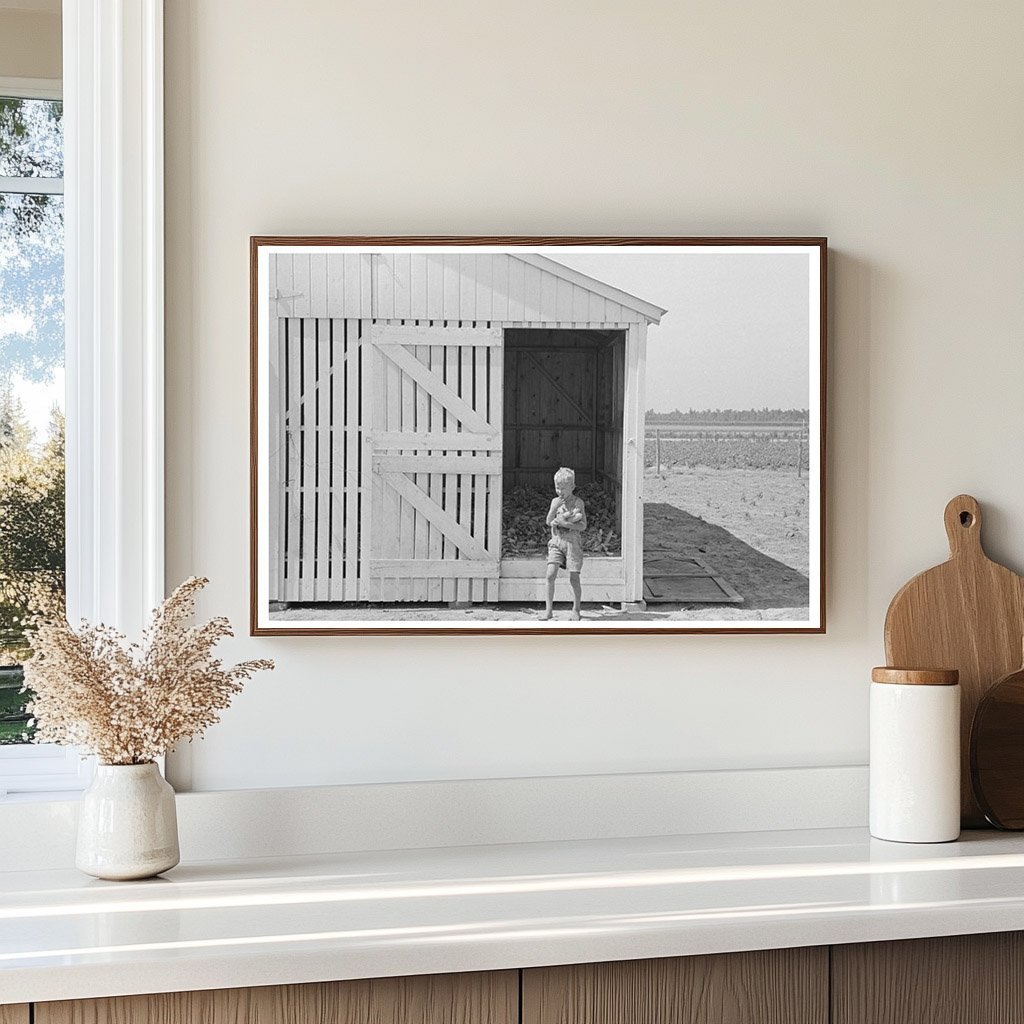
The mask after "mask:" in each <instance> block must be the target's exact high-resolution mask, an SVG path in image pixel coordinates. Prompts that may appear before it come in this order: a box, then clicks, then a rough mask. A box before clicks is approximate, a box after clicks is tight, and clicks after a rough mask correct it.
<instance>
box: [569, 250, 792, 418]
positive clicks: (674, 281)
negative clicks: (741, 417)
mask: <svg viewBox="0 0 1024 1024" xmlns="http://www.w3.org/2000/svg"><path fill="white" fill-rule="evenodd" d="M553 258H554V259H555V260H556V261H557V262H559V263H562V264H564V265H565V266H568V267H572V268H574V269H576V270H579V271H581V272H582V273H584V274H587V275H589V276H590V277H595V278H597V279H598V280H599V281H603V282H605V283H606V284H610V285H614V286H615V287H616V288H621V289H622V290H623V291H627V292H629V293H630V294H632V295H635V296H637V297H638V298H641V299H646V300H647V301H648V302H653V303H654V304H655V305H657V306H661V307H662V308H663V309H667V310H668V312H667V313H666V314H665V316H664V317H662V320H661V324H660V325H658V326H654V325H652V326H651V327H650V328H649V329H648V333H647V395H646V399H645V406H646V408H648V409H654V410H655V411H656V412H671V411H672V410H673V409H680V410H682V411H684V412H685V411H686V410H688V409H691V408H692V409H729V408H732V409H760V408H762V407H764V406H767V407H768V408H770V409H776V408H781V409H806V408H809V400H808V391H809V388H810V373H809V358H810V356H809V347H808V332H809V316H810V313H809V295H808V288H809V283H808V281H809V273H808V271H809V263H808V259H809V257H808V256H807V255H804V254H801V253H777V252H769V253H732V252H728V253H721V254H719V253H708V252H701V251H700V250H699V249H694V250H691V251H689V252H685V253H678V254H677V253H668V254H665V253H653V254H650V255H648V254H646V253H636V254H631V255H626V254H620V253H610V254H605V253H577V252H572V253H568V254H566V253H564V252H560V253H557V254H555V255H554V256H553Z"/></svg>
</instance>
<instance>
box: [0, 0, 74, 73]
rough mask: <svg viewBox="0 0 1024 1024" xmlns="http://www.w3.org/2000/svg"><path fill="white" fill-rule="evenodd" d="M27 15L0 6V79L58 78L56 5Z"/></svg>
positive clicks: (14, 6) (8, 5) (4, 4)
mask: <svg viewBox="0 0 1024 1024" xmlns="http://www.w3.org/2000/svg"><path fill="white" fill-rule="evenodd" d="M51 6H52V7H53V8H54V9H53V10H52V11H51V10H35V11H27V10H21V9H19V8H18V3H17V0H14V3H13V4H12V3H9V2H6V0H5V2H0V77H3V78H57V79H59V78H60V77H61V74H62V70H61V52H60V4H59V3H56V2H55V3H53V4H52V5H51Z"/></svg>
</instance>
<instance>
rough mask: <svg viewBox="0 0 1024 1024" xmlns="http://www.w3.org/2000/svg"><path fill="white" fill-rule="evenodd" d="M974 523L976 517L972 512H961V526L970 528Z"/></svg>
mask: <svg viewBox="0 0 1024 1024" xmlns="http://www.w3.org/2000/svg"><path fill="white" fill-rule="evenodd" d="M973 522H974V516H972V515H971V513H970V512H961V513H960V525H961V526H970V525H971V523H973Z"/></svg>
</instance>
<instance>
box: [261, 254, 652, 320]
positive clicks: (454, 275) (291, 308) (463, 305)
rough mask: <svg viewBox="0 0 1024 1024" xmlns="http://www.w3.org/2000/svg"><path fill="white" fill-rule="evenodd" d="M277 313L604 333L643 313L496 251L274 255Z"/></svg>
mask: <svg viewBox="0 0 1024 1024" xmlns="http://www.w3.org/2000/svg"><path fill="white" fill-rule="evenodd" d="M270 262H271V263H272V264H276V267H275V273H276V290H275V289H274V288H273V287H272V288H271V293H270V294H271V295H272V296H276V298H277V302H278V314H279V315H281V316H286V317H293V316H297V317H314V318H321V317H330V318H349V319H377V320H441V321H444V320H449V321H460V320H463V321H471V320H475V321H488V320H490V321H501V322H502V323H512V322H523V323H527V322H528V323H534V324H540V325H549V326H553V325H564V326H567V327H568V326H579V325H580V324H582V323H587V324H592V325H594V326H600V327H606V326H608V325H610V324H617V325H627V324H633V323H642V322H646V321H645V318H644V316H643V314H642V313H640V312H638V311H637V310H634V309H630V308H628V307H627V306H624V305H622V304H621V303H618V302H613V301H612V300H611V299H608V298H605V297H604V296H603V295H598V294H596V293H595V292H593V291H591V290H588V289H587V288H584V287H582V286H581V285H578V284H575V283H573V282H570V281H566V280H564V279H563V278H560V277H558V276H557V275H556V274H552V273H549V272H547V271H545V270H542V269H540V268H538V267H535V266H531V265H529V264H527V263H524V262H523V261H522V260H518V259H516V258H515V257H513V256H507V255H503V254H500V253H498V254H495V253H481V254H468V255H467V254H437V255H433V254H430V253H380V254H364V253H344V252H337V253H329V254H328V253H278V254H274V255H272V256H271V260H270Z"/></svg>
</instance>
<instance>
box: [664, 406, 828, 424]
mask: <svg viewBox="0 0 1024 1024" xmlns="http://www.w3.org/2000/svg"><path fill="white" fill-rule="evenodd" d="M809 420H810V411H809V410H808V409H769V408H768V407H767V406H765V407H764V408H763V409H688V410H687V411H686V412H683V411H682V410H681V409H674V410H673V411H672V412H655V411H654V410H653V409H648V410H647V422H648V423H698V424H699V423H707V424H712V423H808V422H809Z"/></svg>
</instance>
